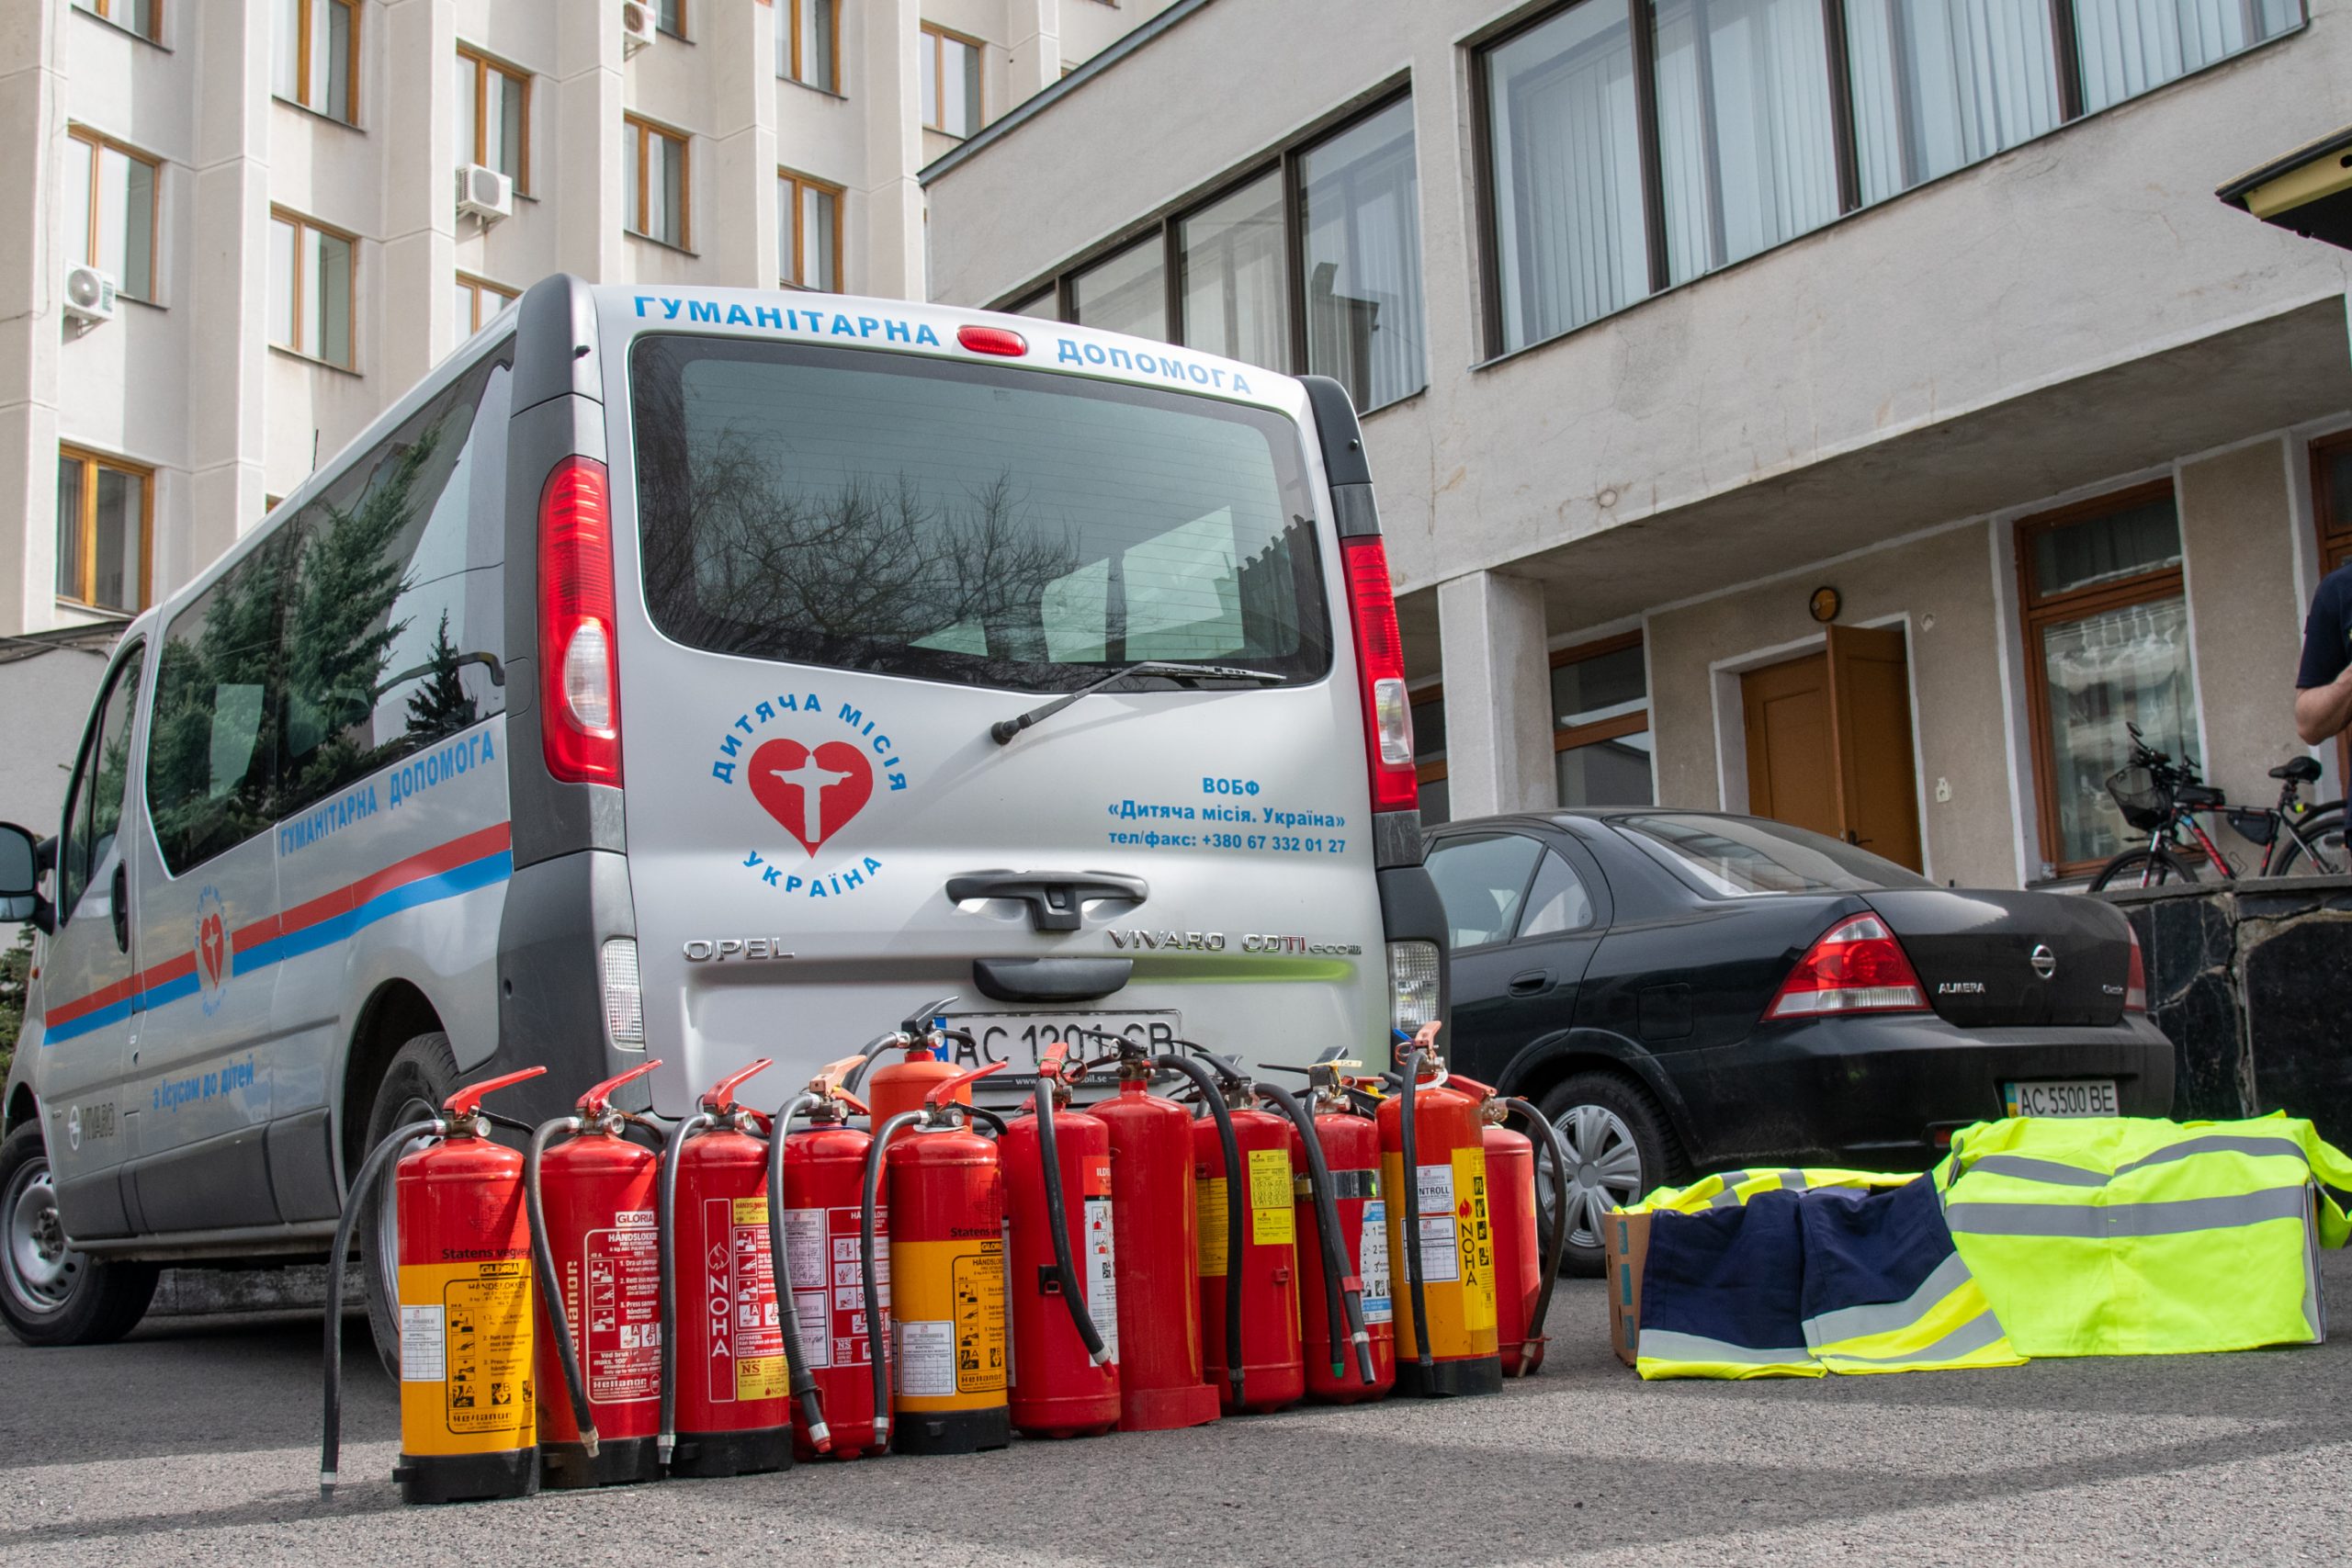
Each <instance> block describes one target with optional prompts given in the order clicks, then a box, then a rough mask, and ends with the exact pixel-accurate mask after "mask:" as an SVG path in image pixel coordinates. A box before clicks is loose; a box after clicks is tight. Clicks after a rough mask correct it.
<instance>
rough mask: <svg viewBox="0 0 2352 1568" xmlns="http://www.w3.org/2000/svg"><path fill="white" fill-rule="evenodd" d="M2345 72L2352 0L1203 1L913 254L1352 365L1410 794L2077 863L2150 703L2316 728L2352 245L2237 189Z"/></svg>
mask: <svg viewBox="0 0 2352 1568" xmlns="http://www.w3.org/2000/svg"><path fill="white" fill-rule="evenodd" d="M2346 81H2352V4H2347V0H2310V3H2309V5H2308V7H2307V8H2306V7H2305V6H2302V5H2301V4H2298V3H2295V0H2253V3H2250V4H2240V3H2239V0H2229V3H2228V4H2222V3H2220V0H1830V3H1829V4H1826V5H1825V4H1823V3H1822V0H1572V3H1568V4H1562V3H1560V0H1537V3H1534V4H1521V5H1516V6H1514V5H1512V4H1510V0H1418V3H1408V0H1350V3H1348V4H1345V5H1340V4H1336V3H1329V4H1311V5H1310V4H1299V3H1295V0H1289V3H1278V0H1182V3H1180V4H1179V5H1178V6H1175V7H1174V8H1172V9H1170V11H1169V12H1168V13H1166V14H1165V15H1164V16H1163V17H1161V18H1160V19H1159V25H1158V26H1157V27H1156V28H1154V29H1153V35H1152V36H1150V37H1149V38H1148V39H1140V38H1139V41H1138V42H1137V43H1136V46H1135V47H1132V48H1129V49H1126V50H1123V51H1117V52H1116V53H1115V54H1114V55H1109V56H1105V57H1104V58H1103V60H1102V61H1100V62H1096V63H1095V64H1093V65H1091V66H1090V67H1088V68H1085V69H1081V70H1080V72H1078V73H1075V74H1073V75H1072V76H1071V77H1069V79H1068V80H1065V81H1064V82H1062V83H1060V84H1058V85H1057V86H1055V87H1053V88H1051V89H1049V90H1048V91H1047V92H1046V93H1044V94H1042V95H1040V96H1038V97H1036V98H1035V99H1033V100H1031V101H1030V102H1029V103H1027V104H1024V105H1023V106H1022V107H1021V108H1019V109H1018V110H1016V111H1015V112H1014V113H1012V115H1009V116H1008V117H1006V118H1004V119H1003V120H1001V121H1000V122H998V123H997V124H995V125H993V126H992V127H990V128H989V130H987V131H985V132H984V133H982V134H981V135H980V136H978V137H977V138H974V139H973V140H971V141H967V142H966V143H965V144H963V145H961V146H959V147H957V148H956V149H955V150H953V151H952V152H948V153H947V154H946V155H944V157H942V158H941V159H939V160H937V161H936V162H934V163H933V164H932V165H930V167H929V168H927V169H926V170H925V172H924V175H923V179H924V185H925V189H926V193H927V195H928V197H929V201H930V211H931V215H932V224H933V248H932V272H931V283H932V289H933V297H934V298H936V299H942V300H946V301H954V302H960V303H969V304H978V305H998V306H1002V307H1005V308H1010V309H1015V310H1023V311H1025V312H1027V313H1030V314H1033V315H1038V316H1057V317H1060V318H1062V319H1068V320H1077V321H1086V322H1089V323H1091V324H1105V325H1125V326H1127V327H1129V328H1130V330H1137V329H1138V328H1139V329H1140V330H1145V331H1157V333H1158V334H1159V335H1162V336H1166V337H1170V338H1171V339H1176V340H1179V341H1186V342H1192V343H1195V344H1199V345H1201V346H1204V347H1210V348H1213V349H1216V350H1218V351H1221V352H1227V353H1231V354H1235V355H1237V356H1238V357H1241V358H1244V359H1252V360H1255V361H1256V362H1259V363H1264V364H1269V365H1272V366H1273V367H1276V368H1280V369H1284V370H1292V371H1298V370H1314V371H1317V372H1321V373H1326V374H1332V375H1336V376H1338V377H1339V378H1340V379H1342V380H1343V381H1346V382H1348V383H1349V384H1350V386H1351V390H1353V391H1354V392H1355V394H1356V397H1357V400H1358V402H1359V404H1360V405H1361V406H1364V407H1365V408H1366V409H1367V411H1368V412H1367V413H1366V416H1365V420H1364V430H1365V440H1366V444H1367V446H1368V447H1369V449H1370V453H1371V456H1372V459H1373V465H1374V477H1375V479H1376V480H1377V483H1378V491H1379V498H1380V505H1381V511H1382V515H1383V519H1384V522H1385V526H1386V531H1387V536H1388V541H1389V550H1390V558H1391V564H1392V569H1393V570H1394V572H1395V575H1396V578H1397V586H1398V589H1399V594H1400V612H1401V614H1402V615H1403V617H1404V620H1405V628H1406V636H1407V642H1408V660H1409V661H1410V668H1411V670H1412V672H1413V674H1414V675H1415V677H1416V680H1417V688H1416V696H1417V705H1416V717H1417V728H1418V730H1419V741H1420V750H1421V755H1422V758H1423V764H1424V765H1423V768H1422V773H1423V779H1424V794H1425V806H1426V807H1427V808H1428V811H1429V813H1430V815H1452V816H1454V817H1464V816H1470V815H1475V814H1479V813H1484V812H1491V811H1498V810H1518V809H1533V808H1548V807H1552V806H1554V805H1555V804H1571V805H1573V804H1605V803H1613V802H1619V801H1627V800H1634V801H1639V800H1649V801H1655V802H1657V803H1659V804H1662V805H1668V806H1682V807H1711V808H1713V807H1720V808H1726V809H1731V810H1750V809H1753V810H1755V811H1757V812H1758V813H1759V814H1763V815H1770V816H1777V817H1781V818H1785V819H1788V820H1792V821H1797V822H1801V823H1803V824H1804V825H1806V826H1811V827H1816V828H1820V829H1824V830H1826V831H1829V832H1832V833H1836V834H1840V835H1842V836H1846V837H1849V838H1850V839H1852V840H1857V841H1860V842H1863V843H1866V844H1868V845H1870V846H1871V847H1872V848H1874V849H1877V850H1879V851H1881V852H1885V853H1887V854H1889V855H1890V856H1892V857H1893V858H1896V859H1899V860H1905V861H1908V862H1910V863H1913V864H1915V865H1917V866H1918V867H1920V868H1921V869H1923V870H1925V871H1926V872H1927V873H1928V874H1929V875H1931V876H1933V877H1935V878H1936V879H1937V880H1939V881H1941V880H1945V879H1953V880H1957V881H1958V882H1960V883H1961V884H1962V885H1963V886H1965V885H1971V884H1973V885H1978V886H2019V885H2031V884H2042V883H2063V882H2064V881H2066V880H2068V879H2069V878H2070V877H2072V876H2075V875H2078V874H2081V873H2082V872H2083V871H2084V870H2085V869H2086V868H2087V867H2088V866H2091V865H2094V864H2096V863H2098V862H2099V861H2101V860H2103V859H2104V858H2105V857H2106V856H2107V855H2109V854H2111V853H2113V852H2116V850H2118V849H2119V848H2120V847H2122V846H2123V844H2124V843H2125V841H2126V839H2127V835H2126V832H2125V829H2124V827H2123V824H2122V822H2121V820H2120V818H2119V817H2118V816H2117V815H2116V813H2115V812H2114V810H2113V808H2112V806H2111V805H2110V804H2109V801H2108V798H2107V795H2106V793H2105V791H2104V789H2103V787H2102V784H2103V781H2104V780H2105V778H2106V776H2107V775H2108V774H2109V773H2111V772H2112V771H2114V770H2115V769H2117V768H2119V767H2120V766H2121V765H2122V763H2123V761H2124V755H2125V751H2126V749H2127V740H2126V732H2125V728H2124V727H2125V725H2126V724H2127V723H2128V722H2137V723H2138V724H2140V725H2141V727H2142V728H2143V729H2145V730H2146V732H2147V733H2148V734H2149V736H2150V737H2151V738H2152V739H2155V740H2156V741H2157V742H2158V743H2159V744H2162V745H2164V746H2165V749H2166V750H2172V751H2175V752H2176V753H2177V752H2179V751H2182V750H2186V751H2187V752H2188V753H2190V754H2193V755H2194V756H2195V757H2196V758H2197V759H2198V760H2199V761H2201V762H2202V763H2204V764H2205V766H2206V769H2207V773H2208V777H2209V778H2210V779H2211V781H2212V782H2215V783H2218V784H2222V785H2223V786H2224V787H2226V788H2227V789H2228V791H2229V792H2230V795H2231V797H2232V799H2233V802H2245V803H2246V804H2249V805H2262V804H2267V803H2268V802H2270V801H2271V800H2273V799H2275V797H2276V794H2277V790H2278V784H2276V783H2275V782H2274V781H2272V780H2270V779H2268V778H2267V777H2266V776H2265V775H2266V773H2267V769H2269V768H2270V767H2272V766H2273V765H2276V764H2278V763H2279V762H2281V761H2285V760H2287V759H2289V758H2290V757H2292V756H2297V755H2302V754H2306V749H2305V748H2303V747H2302V746H2301V744H2300V743H2299V741H2298V740H2297V738H2296V735H2295V730H2294V724H2293V717H2292V705H2293V689H2292V688H2293V682H2294V676H2295V671H2296V663H2297V652H2298V647H2299V640H2300V635H2301V622H2302V616H2303V612H2304V608H2305V606H2306V604H2308V601H2309V598H2310V595H2311V592H2312V589H2313V588H2314V586H2315V585H2316V583H2317V581H2318V579H2319V576H2320V575H2321V573H2322V571H2323V570H2324V568H2325V567H2327V566H2331V565H2333V564H2335V563H2336V562H2338V561H2340V560H2342V559H2343V558H2345V557H2346V554H2347V553H2352V434H2347V433H2352V335H2348V334H2347V326H2346V283H2347V275H2348V273H2352V269H2347V259H2352V258H2347V257H2346V254H2344V253H2342V252H2340V251H2336V250H2333V249H2330V248H2327V247H2325V246H2323V245H2318V244H2314V243H2311V242H2308V241H2304V240H2301V239H2299V238H2297V237H2296V236H2294V235H2291V234H2288V233H2284V232H2281V231H2278V230H2275V229H2272V228H2269V227H2267V226H2266V225H2264V224H2261V223H2258V222H2256V221H2254V220H2250V219H2249V218H2248V217H2247V216H2246V215H2245V213H2244V212H2242V211H2239V210H2236V209H2231V208H2228V207H2225V206H2224V205H2223V204H2222V203H2221V202H2219V201H2217V200H2216V199H2215V198H2214V197H2213V191H2214V189H2215V188H2216V187H2217V186H2220V185H2222V184H2223V183H2224V182H2225V181H2227V180H2229V179H2230V178H2231V177H2232V176H2233V175H2237V174H2239V173H2241V172H2242V171H2244V170H2246V169H2248V168H2251V167H2254V166H2256V165H2258V164H2263V163H2266V162H2267V161H2268V160H2269V159H2270V158H2272V157H2273V156H2275V155H2276V153H2277V152H2278V150H2279V149H2281V148H2284V147H2288V146H2292V145H2296V144H2298V143H2300V142H2302V141H2307V140H2310V139H2312V138H2314V137H2317V136H2320V135H2322V134H2324V133H2326V132H2327V131H2330V130H2334V129H2335V127H2336V126H2337V125H2339V124H2340V122H2341V121H2342V118H2343V115H2344V105H2343V99H2342V92H2341V89H2342V84H2344V83H2345V82H2346ZM1374 143H1377V146H1374V145H1373V144H1374ZM1137 147H1143V148H1148V149H1149V150H1150V153H1149V156H1148V158H1138V156H1137V155H1136V151H1135V149H1136V148H1137ZM1040 167H1049V168H1053V169H1056V170H1057V171H1058V178H1057V180H1056V181H1054V182H1052V183H1050V184H1044V183H1040V182H1037V181H1035V179H1033V178H1032V177H1030V172H1031V171H1034V170H1035V169H1037V168H1040ZM1408 263H1409V265H1408ZM1155 290H1156V291H1157V303H1156V304H1155V303H1154V302H1153V297H1154V295H1155ZM1155 312H1156V313H1155ZM2312 754H2315V755H2317V756H2318V757H2319V758H2320V760H2321V761H2323V762H2324V765H2325V767H2326V769H2327V777H2326V778H2325V779H2324V781H2323V782H2322V784H2321V785H2320V786H2319V788H2318V791H2317V794H2318V795H2320V797H2322V798H2325V799H2335V798H2337V797H2339V796H2340V795H2342V793H2343V789H2344V772H2343V759H2342V756H2341V753H2340V752H2339V751H2338V750H2337V749H2336V748H2335V747H2333V746H2330V747H2325V748H2322V749H2320V750H2319V751H2317V752H2316V753H2312ZM2223 843H2224V846H2225V847H2229V848H2233V850H2235V851H2236V852H2238V854H2239V857H2240V859H2241V863H2247V862H2250V861H2251V860H2252V859H2253V858H2255V857H2256V854H2257V853H2258V852H2253V851H2251V850H2250V849H2249V846H2247V845H2246V844H2245V842H2244V841H2243V840H2235V839H2233V838H2231V837H2229V836H2227V835H2224V836H2223Z"/></svg>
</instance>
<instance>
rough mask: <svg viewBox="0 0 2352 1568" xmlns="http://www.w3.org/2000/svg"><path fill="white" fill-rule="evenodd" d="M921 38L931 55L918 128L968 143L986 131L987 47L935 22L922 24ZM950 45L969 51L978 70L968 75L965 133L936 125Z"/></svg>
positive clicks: (944, 100) (942, 102) (943, 104)
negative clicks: (928, 83)
mask: <svg viewBox="0 0 2352 1568" xmlns="http://www.w3.org/2000/svg"><path fill="white" fill-rule="evenodd" d="M835 36H836V37H838V36H839V31H838V28H837V29H836V32H835ZM921 36H922V39H923V40H924V44H925V47H927V48H929V49H930V51H931V102H929V103H927V104H925V105H924V106H923V107H922V115H923V120H922V128H923V129H924V130H935V131H937V132H939V134H940V135H942V136H952V137H954V138H955V139H956V141H969V140H971V139H972V138H973V137H975V136H978V134H979V133H980V132H981V131H983V130H987V129H988V123H989V52H988V45H986V44H985V43H982V42H981V41H980V40H979V39H976V38H974V37H972V36H971V35H970V34H969V33H959V32H957V31H956V29H955V28H943V27H941V26H940V25H939V24H938V23H936V22H924V23H922V29H921ZM951 41H953V42H956V43H960V44H962V45H963V46H964V47H965V48H967V49H968V50H970V51H972V53H973V55H974V57H975V60H976V62H977V64H978V69H976V70H975V71H974V72H973V73H972V77H973V90H972V119H971V127H972V128H971V129H970V130H948V129H947V127H946V126H944V125H943V124H941V123H939V122H940V121H941V120H943V119H944V118H946V111H947V45H948V43H949V42H951ZM916 80H917V82H918V83H920V82H921V80H922V75H921V73H917V75H916ZM918 91H920V88H918Z"/></svg>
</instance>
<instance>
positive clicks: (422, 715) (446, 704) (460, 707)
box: [408, 610, 474, 740]
mask: <svg viewBox="0 0 2352 1568" xmlns="http://www.w3.org/2000/svg"><path fill="white" fill-rule="evenodd" d="M460 674H461V666H460V664H459V661H458V645H457V644H456V643H453V642H451V641H450V640H449V612H448V611H447V610H444V611H442V612H441V625H440V627H439V629H438V630H436V631H435V633H434V634H433V651H432V652H431V653H430V654H429V655H427V656H426V663H425V668H424V675H423V678H422V679H421V681H420V682H419V683H418V685H417V688H416V690H415V691H413V692H411V693H410V694H409V696H408V733H409V738H410V739H415V740H431V739H437V738H438V737H440V736H444V735H455V734H456V733H457V732H458V731H459V730H460V729H463V728H466V727H467V726H468V725H469V724H471V723H473V721H474V700H473V698H472V697H470V696H469V695H467V694H466V685H465V682H464V681H463V680H461V679H459V676H460Z"/></svg>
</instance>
